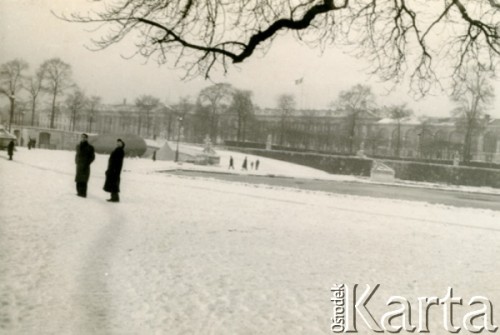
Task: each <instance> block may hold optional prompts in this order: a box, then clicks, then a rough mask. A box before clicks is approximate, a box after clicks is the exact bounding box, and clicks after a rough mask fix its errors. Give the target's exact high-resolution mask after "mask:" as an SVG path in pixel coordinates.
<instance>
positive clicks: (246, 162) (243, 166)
mask: <svg viewBox="0 0 500 335" xmlns="http://www.w3.org/2000/svg"><path fill="white" fill-rule="evenodd" d="M247 166H248V160H247V158H246V157H245V160H244V161H243V165H242V166H241V169H242V170H245V171H246V170H248V168H247Z"/></svg>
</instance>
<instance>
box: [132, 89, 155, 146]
mask: <svg viewBox="0 0 500 335" xmlns="http://www.w3.org/2000/svg"><path fill="white" fill-rule="evenodd" d="M159 104H160V99H158V98H155V97H153V96H151V95H141V96H140V97H139V98H137V99H136V100H135V105H136V106H137V107H138V108H139V120H138V121H139V122H138V124H137V134H138V135H140V134H141V127H142V115H141V114H144V116H145V118H146V136H150V133H149V129H150V127H151V112H152V111H153V110H154V109H155V108H156V107H158V105H159Z"/></svg>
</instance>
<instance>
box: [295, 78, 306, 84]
mask: <svg viewBox="0 0 500 335" xmlns="http://www.w3.org/2000/svg"><path fill="white" fill-rule="evenodd" d="M303 81H304V77H302V78H299V79H296V80H295V85H300V84H302V82H303Z"/></svg>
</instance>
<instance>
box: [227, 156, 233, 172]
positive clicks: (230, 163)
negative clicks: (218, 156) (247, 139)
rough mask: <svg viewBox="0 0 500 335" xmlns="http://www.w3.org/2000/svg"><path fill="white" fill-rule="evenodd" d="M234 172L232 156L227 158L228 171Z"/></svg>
mask: <svg viewBox="0 0 500 335" xmlns="http://www.w3.org/2000/svg"><path fill="white" fill-rule="evenodd" d="M231 169H232V170H234V159H233V156H230V157H229V168H228V170H231Z"/></svg>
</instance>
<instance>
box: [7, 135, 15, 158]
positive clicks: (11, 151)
mask: <svg viewBox="0 0 500 335" xmlns="http://www.w3.org/2000/svg"><path fill="white" fill-rule="evenodd" d="M7 154H8V155H9V161H11V160H12V156H13V155H14V140H11V141H10V142H9V144H8V145H7Z"/></svg>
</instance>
